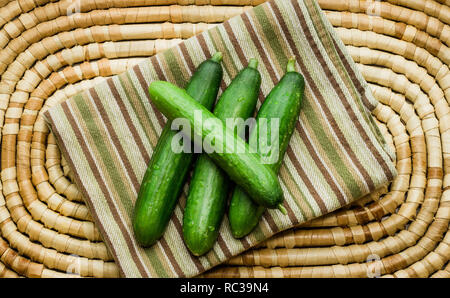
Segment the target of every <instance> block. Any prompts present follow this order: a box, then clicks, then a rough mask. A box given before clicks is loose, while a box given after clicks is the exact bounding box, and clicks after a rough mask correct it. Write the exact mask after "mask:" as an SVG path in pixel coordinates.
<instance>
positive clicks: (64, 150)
mask: <svg viewBox="0 0 450 298" xmlns="http://www.w3.org/2000/svg"><path fill="white" fill-rule="evenodd" d="M44 115H45V118H46V119H47V120H48V122H49V123H50V126H51V132H52V133H53V134H54V135H55V136H56V139H57V140H59V141H58V147H59V149H60V150H61V152H62V154H63V156H64V158H65V159H66V161H67V163H68V164H69V166H70V168H71V169H76V167H75V163H74V162H73V160H72V158H71V156H70V154H69V152H68V151H67V147H66V145H65V143H64V142H63V141H62V140H63V138H61V135H60V134H59V131H58V129H57V128H56V125H55V122H54V121H53V118H52V116H51V114H50V113H49V111H48V110H47V111H46V112H45V113H44ZM73 174H74V180H75V183H76V185H77V187H78V189H79V190H80V191H81V193H82V194H83V197H84V198H89V195H88V192H87V190H86V188H85V187H84V184H83V183H82V182H81V179H80V176H79V175H78V171H73ZM85 202H86V203H87V204H88V205H89V211H90V213H91V215H92V216H93V217H94V220H95V224H96V226H97V227H98V228H99V229H100V232H101V234H102V239H103V241H105V243H106V245H107V246H108V250H109V251H110V252H111V254H112V255H113V258H114V260H115V261H116V262H117V263H118V264H120V262H119V258H118V257H117V252H116V248H115V246H114V245H113V244H112V242H111V239H110V238H109V237H108V233H106V230H105V227H104V226H103V224H102V222H101V221H100V220H99V217H98V214H97V210H96V209H95V208H94V206H93V205H92V202H91V200H85ZM118 268H119V271H120V276H122V277H125V276H126V275H125V272H123V270H122V266H118Z"/></svg>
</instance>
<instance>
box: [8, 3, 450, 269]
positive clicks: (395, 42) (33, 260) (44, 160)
mask: <svg viewBox="0 0 450 298" xmlns="http://www.w3.org/2000/svg"><path fill="white" fill-rule="evenodd" d="M74 2H75V1H60V2H50V1H48V0H35V1H32V0H30V1H22V0H20V1H5V0H3V1H0V6H1V8H0V49H1V54H0V74H1V80H0V119H1V121H0V123H1V124H2V126H1V128H2V129H1V137H2V138H1V147H2V151H1V169H2V172H1V180H2V181H1V184H0V189H1V191H2V195H1V196H0V231H1V238H0V276H4V277H15V276H30V277H33V276H36V277H55V276H66V273H70V272H76V273H78V274H79V275H81V276H96V277H109V276H117V275H118V270H117V266H116V265H115V264H114V262H113V261H112V257H111V256H110V254H109V253H108V251H107V249H106V246H105V245H104V243H103V242H102V241H101V239H100V234H99V232H98V230H97V229H96V227H95V226H94V224H93V223H92V219H91V216H90V215H89V212H88V210H87V208H86V206H85V205H84V203H83V201H82V198H81V195H80V193H79V191H78V190H77V188H76V187H75V185H74V184H73V183H72V181H73V180H72V174H71V173H70V170H69V169H68V167H67V163H66V162H65V161H64V160H63V159H62V158H61V155H60V152H59V150H58V147H57V146H56V143H55V139H54V137H53V136H52V135H51V134H49V135H48V136H47V133H45V132H46V128H45V123H44V122H43V120H42V118H41V117H37V116H38V115H39V111H40V110H41V109H44V108H45V106H46V105H48V106H51V105H52V104H53V103H55V102H59V101H61V100H63V99H64V98H67V97H70V96H72V95H74V94H75V93H77V92H78V91H81V90H85V89H86V88H88V87H90V86H92V85H93V84H95V83H96V82H97V81H99V80H101V78H100V77H108V76H111V75H114V74H118V73H121V72H123V71H125V70H126V69H128V68H129V67H131V66H132V65H135V64H136V63H137V62H139V61H141V60H142V58H143V57H146V56H149V55H153V54H155V53H156V52H158V51H161V50H163V49H166V48H168V47H170V46H171V45H174V44H176V43H177V42H179V41H180V40H182V39H185V38H188V37H190V36H192V35H194V34H196V33H198V32H201V31H203V30H205V29H207V28H209V26H210V25H208V24H206V23H214V22H222V21H223V20H225V19H227V18H229V17H231V16H232V15H235V14H239V13H240V12H242V11H243V10H245V9H246V6H251V5H256V4H259V3H260V1H239V0H224V1H211V2H210V1H170V0H167V1H158V0H154V1H132V2H130V1H106V0H103V1H84V0H83V1H81V2H79V3H81V5H79V6H78V7H77V6H71V5H73V3H74ZM175 2H176V3H175ZM192 4H195V5H200V6H198V7H191V6H185V5H192ZM210 4H212V5H213V6H210ZM319 4H320V5H321V7H322V8H323V9H325V10H326V14H327V16H328V17H329V19H330V21H331V22H332V24H333V25H334V26H335V27H336V28H337V32H338V34H339V36H340V37H341V38H342V40H343V41H344V43H345V44H346V45H347V46H348V50H349V52H350V54H351V55H352V57H353V59H354V60H355V61H356V62H357V63H359V65H360V68H361V72H362V73H363V75H364V77H365V78H366V80H367V81H368V82H369V83H370V84H371V86H372V87H373V92H374V95H375V97H376V98H377V99H378V100H379V101H380V104H379V105H378V107H377V108H376V109H375V111H374V115H375V117H376V118H377V119H378V120H379V122H378V124H379V127H380V129H381V131H383V132H384V134H385V136H386V139H387V140H388V142H389V143H390V144H391V146H392V147H393V148H394V149H395V152H396V155H397V171H398V173H399V175H398V177H397V178H396V180H395V181H394V182H393V183H391V185H389V187H385V188H382V189H379V190H378V191H376V192H374V193H373V194H371V195H369V196H367V197H366V198H364V199H361V200H359V201H357V202H356V203H354V204H353V205H352V206H349V207H347V208H345V209H341V210H339V211H337V212H335V213H332V214H329V215H326V216H325V217H322V218H319V219H315V220H313V221H311V222H309V223H307V224H306V225H303V226H302V227H299V228H296V229H291V230H289V231H286V232H283V233H282V234H280V235H279V236H275V237H274V238H272V239H270V240H268V241H266V242H265V243H264V244H263V245H260V246H259V247H258V248H255V249H253V250H250V251H248V252H246V253H244V254H243V255H241V256H238V257H235V258H234V259H232V260H230V261H228V262H227V264H224V265H222V266H221V267H220V268H216V269H213V270H212V271H211V272H208V273H206V274H205V276H214V277H218V276H220V277H221V276H225V277H230V276H233V277H248V276H257V277H263V276H276V277H282V276H286V277H308V276H313V277H318V276H323V277H331V276H346V277H348V276H362V277H366V276H374V275H378V274H379V275H382V276H399V277H404V276H410V277H412V276H420V277H426V276H435V277H449V276H450V267H449V264H448V263H449V262H448V260H449V259H450V247H449V245H450V235H449V234H450V233H448V229H449V220H450V202H449V201H450V187H449V186H450V175H449V170H450V132H449V129H450V108H449V103H450V75H449V67H448V64H449V61H448V60H449V57H450V52H449V47H450V28H449V25H450V8H449V5H450V3H449V1H440V2H436V1H430V0H427V1H406V0H405V1H394V0H392V1H389V2H378V1H354V0H353V1H350V0H347V1H345V0H344V1H325V0H324V1H319ZM130 5H132V6H135V7H128V6H130ZM154 5H158V10H155V9H154V7H153V6H154ZM225 5H227V6H225ZM68 9H75V10H78V11H80V12H82V13H81V14H77V18H69V17H67V16H66V15H67V11H68ZM158 22H166V23H164V24H163V25H162V26H161V25H160V24H157V23H158ZM169 22H170V23H169ZM198 22H204V23H198ZM144 23H152V24H144ZM125 37H126V40H124V38H125ZM380 68H382V69H380ZM44 101H45V102H44Z"/></svg>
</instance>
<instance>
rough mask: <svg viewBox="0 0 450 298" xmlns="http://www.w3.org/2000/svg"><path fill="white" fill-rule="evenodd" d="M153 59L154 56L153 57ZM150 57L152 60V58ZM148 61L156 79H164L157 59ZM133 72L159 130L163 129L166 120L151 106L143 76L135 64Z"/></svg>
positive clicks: (151, 102)
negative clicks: (155, 74) (154, 71)
mask: <svg viewBox="0 0 450 298" xmlns="http://www.w3.org/2000/svg"><path fill="white" fill-rule="evenodd" d="M153 57H155V56H153ZM153 57H152V58H153ZM150 61H151V62H152V65H153V67H154V68H155V70H156V73H157V74H158V78H159V79H160V80H164V79H162V78H161V76H162V77H164V75H163V73H162V70H161V66H160V65H159V62H158V60H157V59H150ZM133 71H134V73H135V74H136V77H137V79H138V81H139V84H140V85H141V88H142V90H143V91H144V93H145V95H146V96H147V99H148V100H149V102H150V105H151V107H152V109H153V111H154V113H155V115H156V119H158V123H159V125H160V126H161V128H163V127H164V125H165V124H166V120H165V119H164V117H163V115H162V114H161V112H160V111H159V110H158V109H157V108H156V107H155V105H154V104H153V101H151V100H150V94H149V93H148V84H147V82H146V81H145V79H144V76H143V75H142V72H141V69H140V68H139V64H136V65H135V66H133Z"/></svg>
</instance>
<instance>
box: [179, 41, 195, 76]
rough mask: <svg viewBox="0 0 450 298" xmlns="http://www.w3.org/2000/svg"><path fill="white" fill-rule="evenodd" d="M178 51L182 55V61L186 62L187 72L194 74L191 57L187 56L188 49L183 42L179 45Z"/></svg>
mask: <svg viewBox="0 0 450 298" xmlns="http://www.w3.org/2000/svg"><path fill="white" fill-rule="evenodd" d="M180 50H181V54H182V55H183V58H184V60H185V61H186V64H187V65H188V67H189V70H190V71H191V73H194V71H195V65H194V62H193V61H192V58H191V56H189V52H188V49H187V47H186V44H185V43H184V42H183V43H181V44H180Z"/></svg>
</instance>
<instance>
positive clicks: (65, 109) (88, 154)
mask: <svg viewBox="0 0 450 298" xmlns="http://www.w3.org/2000/svg"><path fill="white" fill-rule="evenodd" d="M61 108H62V110H63V112H64V114H65V115H66V117H67V120H68V121H69V124H70V126H71V127H72V130H73V131H74V133H75V136H76V137H77V140H78V142H79V145H80V147H81V149H82V150H83V153H84V156H85V157H86V159H87V162H88V164H89V167H90V168H91V170H92V172H93V174H94V177H95V180H96V181H97V183H98V185H99V187H100V189H101V190H102V193H103V194H104V195H105V196H106V200H105V201H106V203H107V204H108V206H109V209H110V210H111V213H112V215H113V217H114V220H115V222H116V223H117V225H118V226H119V229H120V231H121V233H122V235H123V236H124V238H125V243H126V245H127V247H128V250H129V251H130V253H131V257H132V258H133V261H134V263H135V264H136V266H137V268H138V270H139V273H140V274H141V275H142V276H144V277H149V275H148V274H147V271H146V270H145V267H144V264H143V263H142V262H141V260H140V259H139V257H138V255H137V254H138V252H137V251H136V248H135V247H134V245H133V243H132V242H133V241H132V238H131V237H130V235H129V234H128V232H127V231H126V229H125V226H124V224H123V222H122V220H121V219H120V215H119V213H118V212H117V209H116V207H115V206H114V204H113V203H112V202H113V199H112V198H111V196H110V195H109V192H108V188H107V186H106V184H105V182H104V181H103V179H101V174H100V170H99V169H98V168H97V165H96V163H95V160H94V158H93V157H92V155H91V152H90V151H89V149H88V147H87V144H86V142H85V140H84V138H83V135H82V134H81V131H80V130H79V128H78V126H77V121H76V119H75V118H74V117H73V115H72V113H71V111H70V109H69V106H68V104H67V101H65V102H63V103H62V104H61ZM88 197H89V196H88Z"/></svg>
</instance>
